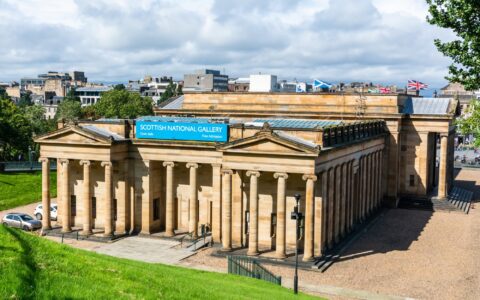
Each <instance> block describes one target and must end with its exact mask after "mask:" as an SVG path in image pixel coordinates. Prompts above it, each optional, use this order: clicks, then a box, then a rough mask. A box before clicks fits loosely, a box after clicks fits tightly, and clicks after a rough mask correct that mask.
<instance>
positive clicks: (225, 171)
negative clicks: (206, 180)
mask: <svg viewBox="0 0 480 300" xmlns="http://www.w3.org/2000/svg"><path fill="white" fill-rule="evenodd" d="M222 174H225V175H232V174H233V171H232V170H230V169H223V170H222Z"/></svg>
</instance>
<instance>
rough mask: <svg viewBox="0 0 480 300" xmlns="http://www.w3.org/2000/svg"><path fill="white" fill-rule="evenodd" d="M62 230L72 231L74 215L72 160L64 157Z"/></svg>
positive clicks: (62, 161)
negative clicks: (72, 213)
mask: <svg viewBox="0 0 480 300" xmlns="http://www.w3.org/2000/svg"><path fill="white" fill-rule="evenodd" d="M61 163H62V204H63V205H62V210H63V213H62V232H71V231H72V225H71V224H72V215H71V212H70V167H69V163H70V161H69V160H68V159H62V160H61Z"/></svg>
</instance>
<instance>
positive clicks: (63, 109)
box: [55, 100, 82, 122]
mask: <svg viewBox="0 0 480 300" xmlns="http://www.w3.org/2000/svg"><path fill="white" fill-rule="evenodd" d="M81 117H82V105H81V103H80V102H79V101H75V100H63V101H62V102H60V104H59V105H58V108H57V113H56V114H55V119H56V120H61V119H64V120H65V121H67V122H71V121H75V120H78V119H80V118H81Z"/></svg>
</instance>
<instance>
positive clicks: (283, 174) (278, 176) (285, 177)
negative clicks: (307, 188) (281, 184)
mask: <svg viewBox="0 0 480 300" xmlns="http://www.w3.org/2000/svg"><path fill="white" fill-rule="evenodd" d="M273 178H275V179H278V178H283V179H287V178H288V174H287V173H274V174H273Z"/></svg>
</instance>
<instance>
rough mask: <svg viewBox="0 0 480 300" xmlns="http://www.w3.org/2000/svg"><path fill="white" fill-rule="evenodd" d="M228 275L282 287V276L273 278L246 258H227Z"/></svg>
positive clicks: (269, 273)
mask: <svg viewBox="0 0 480 300" xmlns="http://www.w3.org/2000/svg"><path fill="white" fill-rule="evenodd" d="M227 260H228V273H229V274H236V275H241V276H246V277H251V278H257V279H261V280H265V281H268V282H271V283H274V284H278V285H282V276H275V275H274V274H273V273H271V272H270V271H268V270H267V269H265V268H264V267H263V266H262V265H260V264H259V263H258V261H257V260H255V259H254V258H251V257H247V256H227Z"/></svg>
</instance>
